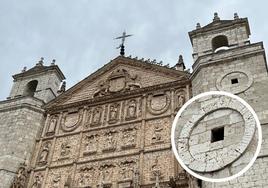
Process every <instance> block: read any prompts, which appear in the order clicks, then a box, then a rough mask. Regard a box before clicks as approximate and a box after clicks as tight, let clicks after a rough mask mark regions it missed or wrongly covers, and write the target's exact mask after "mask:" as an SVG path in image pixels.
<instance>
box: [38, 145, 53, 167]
mask: <svg viewBox="0 0 268 188" xmlns="http://www.w3.org/2000/svg"><path fill="white" fill-rule="evenodd" d="M50 145H51V144H50V142H45V143H44V146H43V149H42V151H41V153H40V156H39V161H38V164H39V165H45V164H47V159H48V155H49V150H50Z"/></svg>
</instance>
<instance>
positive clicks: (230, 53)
mask: <svg viewBox="0 0 268 188" xmlns="http://www.w3.org/2000/svg"><path fill="white" fill-rule="evenodd" d="M251 48H255V49H251ZM223 54H227V55H226V56H224V55H223ZM256 54H263V55H264V57H265V51H264V48H263V43H262V42H259V43H254V44H250V45H244V46H240V47H237V48H232V49H229V50H226V51H222V52H218V53H211V54H208V55H204V56H201V57H199V58H198V59H197V60H196V61H195V63H194V64H193V66H192V67H193V72H192V74H191V77H190V79H191V80H192V79H193V78H194V77H195V75H196V74H197V73H198V72H199V70H200V69H201V68H202V67H204V66H209V65H211V64H215V63H222V62H229V61H233V60H235V59H242V58H247V57H251V56H254V55H256ZM221 55H222V56H221ZM265 62H266V58H265ZM266 66H267V65H266Z"/></svg>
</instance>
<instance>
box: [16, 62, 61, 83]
mask: <svg viewBox="0 0 268 188" xmlns="http://www.w3.org/2000/svg"><path fill="white" fill-rule="evenodd" d="M51 70H55V71H56V72H57V73H58V75H59V77H60V79H61V80H64V79H65V76H64V74H63V73H62V71H61V70H60V68H59V67H58V65H50V66H44V65H36V66H34V67H33V68H31V69H29V70H27V71H25V72H22V73H18V74H15V75H13V76H12V77H13V79H15V80H16V79H18V78H21V77H25V76H31V75H36V74H40V73H42V72H47V71H51Z"/></svg>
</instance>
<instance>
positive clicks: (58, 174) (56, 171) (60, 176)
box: [44, 167, 72, 188]
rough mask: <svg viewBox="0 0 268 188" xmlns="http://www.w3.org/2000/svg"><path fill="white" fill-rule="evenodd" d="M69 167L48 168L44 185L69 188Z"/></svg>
mask: <svg viewBox="0 0 268 188" xmlns="http://www.w3.org/2000/svg"><path fill="white" fill-rule="evenodd" d="M70 175H71V168H70V167H61V168H52V169H49V171H48V175H47V179H46V183H45V186H44V187H49V188H63V187H64V188H71V182H72V180H71V176H70Z"/></svg>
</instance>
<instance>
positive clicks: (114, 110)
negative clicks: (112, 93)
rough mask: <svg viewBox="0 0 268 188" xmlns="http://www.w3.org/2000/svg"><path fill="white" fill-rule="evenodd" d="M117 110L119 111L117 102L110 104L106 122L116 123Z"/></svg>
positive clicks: (117, 117)
mask: <svg viewBox="0 0 268 188" xmlns="http://www.w3.org/2000/svg"><path fill="white" fill-rule="evenodd" d="M119 111H120V104H119V103H114V104H111V105H110V108H109V121H108V123H110V124H112V123H116V122H117V121H118V120H119Z"/></svg>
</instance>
